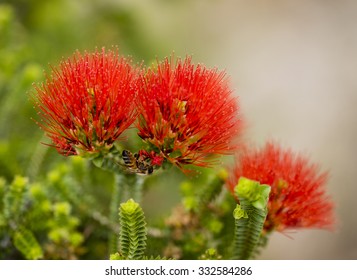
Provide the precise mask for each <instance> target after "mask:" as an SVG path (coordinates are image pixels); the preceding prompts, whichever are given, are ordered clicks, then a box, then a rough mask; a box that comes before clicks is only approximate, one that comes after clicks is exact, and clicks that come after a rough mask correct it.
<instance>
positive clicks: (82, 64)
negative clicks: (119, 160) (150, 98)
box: [34, 48, 136, 155]
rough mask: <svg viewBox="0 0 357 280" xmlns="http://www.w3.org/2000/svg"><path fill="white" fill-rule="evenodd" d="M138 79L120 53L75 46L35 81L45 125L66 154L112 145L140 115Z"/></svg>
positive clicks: (61, 151) (37, 103)
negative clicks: (88, 50) (71, 54)
mask: <svg viewBox="0 0 357 280" xmlns="http://www.w3.org/2000/svg"><path fill="white" fill-rule="evenodd" d="M135 81H136V75H135V71H133V69H132V67H131V65H130V63H129V61H128V60H127V59H125V58H120V57H119V56H118V54H117V53H115V52H113V51H108V52H106V51H105V50H104V48H103V49H102V51H101V52H98V51H96V52H94V53H91V54H89V53H85V54H84V55H81V54H80V53H79V52H77V53H76V54H75V55H74V57H73V58H72V59H68V60H67V61H63V62H62V63H61V64H60V67H59V69H53V71H52V73H51V76H49V77H47V80H46V82H45V83H44V84H42V85H41V86H40V87H35V88H36V90H37V96H35V97H34V102H35V104H36V105H37V107H38V109H39V114H40V116H41V118H42V122H43V124H42V125H41V126H42V128H43V129H44V130H45V131H46V133H47V135H48V136H49V137H50V138H51V139H52V142H53V144H54V146H55V147H56V148H57V150H58V151H59V152H60V153H62V154H64V155H75V154H83V152H85V153H97V152H100V151H102V150H103V149H105V150H109V149H110V148H111V147H112V145H113V143H114V141H115V140H117V139H118V137H119V136H120V135H121V133H122V132H123V131H124V130H125V129H127V128H128V127H129V126H130V125H131V124H132V123H133V121H134V120H135V118H136V113H135V109H134V97H135V86H134V83H135Z"/></svg>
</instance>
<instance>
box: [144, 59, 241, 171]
mask: <svg viewBox="0 0 357 280" xmlns="http://www.w3.org/2000/svg"><path fill="white" fill-rule="evenodd" d="M138 84H139V86H138V93H139V95H138V99H139V101H138V108H137V109H138V111H139V121H138V122H137V128H138V130H139V133H138V134H139V136H140V137H141V138H142V139H143V140H144V141H146V142H147V143H149V144H150V145H151V146H152V147H153V149H154V150H155V151H157V152H158V154H160V155H161V156H163V157H164V158H166V159H167V160H168V161H169V162H171V163H173V164H175V165H176V166H178V167H182V165H185V164H194V165H198V166H207V165H209V162H208V161H207V157H208V156H210V155H217V154H227V153H229V152H232V151H233V150H234V149H235V148H236V147H235V143H234V140H235V139H236V136H237V135H238V134H239V133H240V131H241V126H242V124H241V119H239V117H238V104H237V100H236V98H234V97H233V96H232V92H231V90H230V89H229V87H228V82H227V80H226V79H225V73H224V72H218V71H217V70H216V69H213V70H210V69H206V68H205V67H203V66H201V65H197V66H195V65H193V64H192V63H191V58H186V59H185V60H184V61H181V60H179V59H178V60H177V61H176V63H175V61H174V59H173V58H171V59H166V60H164V61H163V62H161V63H159V64H158V66H157V69H148V70H147V72H146V73H145V74H144V75H143V76H142V77H141V79H140V80H139V83H138Z"/></svg>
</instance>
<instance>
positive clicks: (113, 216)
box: [109, 173, 124, 254]
mask: <svg viewBox="0 0 357 280" xmlns="http://www.w3.org/2000/svg"><path fill="white" fill-rule="evenodd" d="M123 177H124V176H123V174H120V173H114V185H113V191H112V199H111V202H110V214H109V219H110V221H111V223H112V224H117V223H118V213H119V204H120V202H121V200H122V197H123V186H124V180H123V179H124V178H123ZM116 252H118V233H117V232H114V231H111V232H110V235H109V254H114V253H116Z"/></svg>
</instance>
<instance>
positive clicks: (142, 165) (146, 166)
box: [122, 150, 154, 175]
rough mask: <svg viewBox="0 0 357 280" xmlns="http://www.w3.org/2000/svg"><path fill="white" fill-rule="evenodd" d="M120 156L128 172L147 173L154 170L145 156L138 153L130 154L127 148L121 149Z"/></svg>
mask: <svg viewBox="0 0 357 280" xmlns="http://www.w3.org/2000/svg"><path fill="white" fill-rule="evenodd" d="M122 157H123V161H124V166H125V167H126V169H127V171H128V172H130V173H136V174H140V175H149V174H152V173H153V171H154V167H153V166H152V165H151V164H150V163H148V162H147V161H146V159H145V158H142V157H140V154H132V153H131V152H130V151H128V150H123V152H122Z"/></svg>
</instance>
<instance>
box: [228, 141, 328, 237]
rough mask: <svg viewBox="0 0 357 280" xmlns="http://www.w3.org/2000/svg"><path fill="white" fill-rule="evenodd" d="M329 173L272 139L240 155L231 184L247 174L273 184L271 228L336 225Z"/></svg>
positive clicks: (266, 227)
mask: <svg viewBox="0 0 357 280" xmlns="http://www.w3.org/2000/svg"><path fill="white" fill-rule="evenodd" d="M327 176H328V174H327V172H323V173H321V172H320V171H319V167H318V166H317V165H316V164H312V163H310V162H309V160H308V159H307V158H306V157H303V156H301V155H299V154H294V153H293V152H291V151H290V150H284V149H282V148H281V147H280V146H279V145H278V144H276V143H272V142H269V143H267V144H266V145H265V147H263V148H262V149H260V150H259V149H252V148H251V149H249V148H247V149H246V150H245V151H244V152H243V153H242V154H241V155H240V156H239V157H238V158H237V162H236V165H235V167H234V168H233V170H232V172H231V176H230V178H229V179H228V184H227V185H228V187H229V189H230V191H231V192H232V193H233V192H234V188H235V186H236V185H237V183H238V181H239V179H240V178H241V177H245V178H249V179H251V180H255V181H258V182H260V184H266V185H269V186H271V192H270V196H269V202H268V216H267V219H266V221H265V224H264V229H265V230H266V231H268V232H269V231H272V230H277V231H283V230H284V229H287V228H332V227H333V225H334V215H333V203H332V201H331V199H330V197H329V196H328V195H327V194H326V188H325V187H326V186H325V185H326V182H327ZM238 199H239V197H238Z"/></svg>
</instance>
